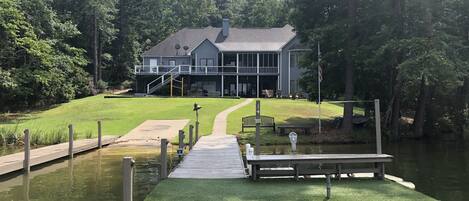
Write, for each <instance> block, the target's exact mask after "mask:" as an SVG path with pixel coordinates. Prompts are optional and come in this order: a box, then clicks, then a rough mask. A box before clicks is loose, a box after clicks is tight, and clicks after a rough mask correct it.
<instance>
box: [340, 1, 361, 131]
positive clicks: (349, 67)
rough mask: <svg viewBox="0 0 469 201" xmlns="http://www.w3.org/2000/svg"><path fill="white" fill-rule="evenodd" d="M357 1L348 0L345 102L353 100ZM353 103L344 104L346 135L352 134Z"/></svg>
mask: <svg viewBox="0 0 469 201" xmlns="http://www.w3.org/2000/svg"><path fill="white" fill-rule="evenodd" d="M357 7H358V1H357V0H348V8H347V10H348V17H349V20H348V22H349V24H348V28H349V33H348V39H347V48H346V51H345V60H346V65H345V101H351V100H352V98H353V58H352V50H353V46H354V45H353V38H354V35H355V29H354V26H355V23H356V18H357ZM352 120H353V103H348V102H347V103H345V104H344V121H343V123H342V130H343V132H344V133H351V132H352V128H353V124H352V123H353V122H352Z"/></svg>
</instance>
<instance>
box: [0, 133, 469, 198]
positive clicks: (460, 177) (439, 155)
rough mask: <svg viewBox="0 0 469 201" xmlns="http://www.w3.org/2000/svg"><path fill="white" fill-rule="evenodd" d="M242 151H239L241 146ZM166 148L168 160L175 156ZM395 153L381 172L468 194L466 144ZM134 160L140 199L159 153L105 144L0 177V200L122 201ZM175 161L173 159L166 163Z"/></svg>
mask: <svg viewBox="0 0 469 201" xmlns="http://www.w3.org/2000/svg"><path fill="white" fill-rule="evenodd" d="M242 150H243V149H242ZM374 151H375V147H374V145H372V144H369V145H366V144H365V145H363V144H356V145H309V146H298V152H299V153H307V154H312V153H324V154H328V153H329V154H331V153H374ZM175 152H176V151H175V150H170V152H169V153H170V156H172V157H170V158H173V157H174V155H175ZM262 152H263V153H264V154H288V153H289V152H290V148H289V146H266V147H262ZM383 152H384V153H387V154H392V155H394V157H395V160H394V162H393V163H391V164H388V165H387V166H386V173H387V174H391V175H395V176H398V177H401V178H403V179H404V180H406V181H411V182H413V183H414V184H415V185H416V190H418V191H420V192H423V193H425V194H427V195H430V196H432V197H434V198H437V199H439V200H448V201H453V200H454V201H458V200H461V201H462V200H467V198H468V197H469V143H468V142H464V141H462V142H428V141H407V142H401V143H398V144H384V145H383ZM124 156H133V157H134V159H135V160H136V166H135V174H134V200H137V201H138V200H143V199H144V198H145V196H146V195H147V194H148V193H149V192H150V191H151V190H153V188H154V187H155V186H156V184H157V183H158V169H159V166H158V164H159V161H158V160H159V152H158V150H157V149H148V148H105V149H102V150H99V151H93V152H89V153H86V154H81V155H78V156H76V157H75V159H74V160H73V162H71V161H70V160H60V161H56V162H54V163H49V164H46V165H43V166H42V167H36V168H33V171H32V172H31V173H30V175H29V176H23V175H21V174H13V175H8V176H7V177H3V178H0V201H10V200H12V201H13V200H14V201H16V200H40V201H42V200H44V201H55V200H57V201H59V200H60V201H62V200H67V201H81V200H83V201H85V200H86V201H88V200H90V201H91V200H93V201H94V200H122V176H121V175H122V157H124ZM170 162H174V161H170Z"/></svg>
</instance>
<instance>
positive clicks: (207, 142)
mask: <svg viewBox="0 0 469 201" xmlns="http://www.w3.org/2000/svg"><path fill="white" fill-rule="evenodd" d="M251 102H252V99H247V100H246V101H244V102H242V103H240V104H238V105H235V106H233V107H230V108H228V109H226V110H224V111H223V112H221V113H219V114H218V115H217V116H216V117H215V121H214V125H213V130H212V135H209V136H204V137H202V138H200V139H199V141H198V142H197V143H196V144H195V146H194V147H193V148H192V150H191V151H190V152H189V154H188V155H187V156H185V157H184V160H183V161H182V162H181V163H180V164H179V165H178V166H177V167H176V169H175V170H174V171H173V172H171V173H170V175H169V178H193V179H223V178H246V174H245V171H244V164H243V160H242V158H241V152H240V150H239V146H238V142H237V139H236V137H235V136H233V135H226V123H227V122H226V121H227V117H228V114H229V113H231V112H233V111H235V110H237V109H239V108H241V107H244V106H246V105H248V104H249V103H251Z"/></svg>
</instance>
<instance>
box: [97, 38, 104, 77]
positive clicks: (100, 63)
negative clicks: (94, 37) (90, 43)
mask: <svg viewBox="0 0 469 201" xmlns="http://www.w3.org/2000/svg"><path fill="white" fill-rule="evenodd" d="M101 41H102V38H101V33H99V32H98V81H100V80H103V71H102V70H103V69H102V63H103V62H102V59H103V58H102V55H103V45H102V42H101Z"/></svg>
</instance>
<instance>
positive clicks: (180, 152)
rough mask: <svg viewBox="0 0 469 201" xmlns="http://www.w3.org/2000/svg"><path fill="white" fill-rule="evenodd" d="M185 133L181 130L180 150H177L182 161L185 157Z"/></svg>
mask: <svg viewBox="0 0 469 201" xmlns="http://www.w3.org/2000/svg"><path fill="white" fill-rule="evenodd" d="M184 145H185V144H184V131H183V130H179V148H178V150H177V154H178V157H179V159H181V158H182V157H183V156H184Z"/></svg>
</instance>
